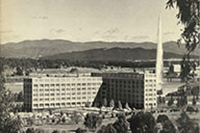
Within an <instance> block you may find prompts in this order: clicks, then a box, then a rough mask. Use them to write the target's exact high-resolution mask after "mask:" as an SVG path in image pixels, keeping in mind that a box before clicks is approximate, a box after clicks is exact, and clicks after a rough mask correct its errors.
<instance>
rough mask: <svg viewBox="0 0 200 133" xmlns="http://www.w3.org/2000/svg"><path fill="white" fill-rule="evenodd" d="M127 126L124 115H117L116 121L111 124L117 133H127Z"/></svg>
mask: <svg viewBox="0 0 200 133" xmlns="http://www.w3.org/2000/svg"><path fill="white" fill-rule="evenodd" d="M128 126H129V124H128V121H127V120H126V117H125V115H124V114H121V115H118V120H116V121H115V122H114V124H113V127H114V128H115V129H116V131H117V133H128Z"/></svg>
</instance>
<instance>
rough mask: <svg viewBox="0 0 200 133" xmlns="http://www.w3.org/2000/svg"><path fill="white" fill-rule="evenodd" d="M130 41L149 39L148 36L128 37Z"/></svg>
mask: <svg viewBox="0 0 200 133" xmlns="http://www.w3.org/2000/svg"><path fill="white" fill-rule="evenodd" d="M130 39H131V40H134V39H138V40H140V39H149V36H131V37H130Z"/></svg>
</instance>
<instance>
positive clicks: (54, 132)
mask: <svg viewBox="0 0 200 133" xmlns="http://www.w3.org/2000/svg"><path fill="white" fill-rule="evenodd" d="M52 133H60V132H59V131H58V130H54V131H53V132H52Z"/></svg>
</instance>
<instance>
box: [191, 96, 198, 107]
mask: <svg viewBox="0 0 200 133" xmlns="http://www.w3.org/2000/svg"><path fill="white" fill-rule="evenodd" d="M196 104H197V101H196V98H195V97H193V98H192V105H194V106H195V105H196Z"/></svg>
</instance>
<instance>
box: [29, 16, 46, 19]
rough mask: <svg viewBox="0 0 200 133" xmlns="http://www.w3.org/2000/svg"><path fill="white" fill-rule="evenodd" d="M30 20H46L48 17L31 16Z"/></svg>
mask: <svg viewBox="0 0 200 133" xmlns="http://www.w3.org/2000/svg"><path fill="white" fill-rule="evenodd" d="M32 18H33V19H36V20H46V19H48V16H33V17H32Z"/></svg>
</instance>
